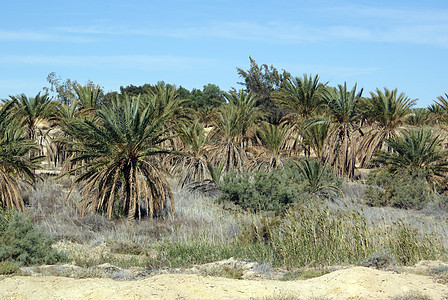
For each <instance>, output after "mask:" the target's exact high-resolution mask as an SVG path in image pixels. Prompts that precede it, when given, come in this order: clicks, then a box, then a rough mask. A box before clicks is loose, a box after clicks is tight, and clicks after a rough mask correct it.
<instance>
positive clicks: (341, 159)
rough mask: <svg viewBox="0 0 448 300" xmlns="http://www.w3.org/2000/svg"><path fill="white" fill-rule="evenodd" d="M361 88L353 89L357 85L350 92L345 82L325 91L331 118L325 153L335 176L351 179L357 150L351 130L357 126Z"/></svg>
mask: <svg viewBox="0 0 448 300" xmlns="http://www.w3.org/2000/svg"><path fill="white" fill-rule="evenodd" d="M362 91H363V90H362V89H361V90H360V91H359V92H356V84H355V86H354V87H353V88H352V89H351V90H350V91H349V90H348V89H347V83H344V85H338V87H337V88H327V89H326V90H325V92H324V99H325V102H326V106H327V109H328V112H329V114H330V116H331V118H332V119H333V125H332V129H331V130H330V134H329V139H328V141H327V149H326V152H327V154H326V155H327V159H328V162H329V163H330V164H331V165H332V166H333V169H334V171H335V173H336V174H337V175H338V176H343V175H346V176H348V177H349V178H351V177H353V175H354V171H355V163H356V152H357V148H356V146H357V145H356V141H355V136H354V132H355V131H356V130H357V129H359V123H358V117H359V112H358V103H359V101H360V99H361V95H362Z"/></svg>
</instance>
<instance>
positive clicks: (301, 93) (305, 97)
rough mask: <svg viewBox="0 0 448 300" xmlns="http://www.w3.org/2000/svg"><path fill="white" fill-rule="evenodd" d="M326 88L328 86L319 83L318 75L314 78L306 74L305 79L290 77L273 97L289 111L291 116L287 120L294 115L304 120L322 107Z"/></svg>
mask: <svg viewBox="0 0 448 300" xmlns="http://www.w3.org/2000/svg"><path fill="white" fill-rule="evenodd" d="M325 86H326V84H322V83H320V82H319V76H318V75H316V76H314V77H312V76H311V75H309V76H307V75H306V74H304V75H303V78H299V77H289V78H288V79H287V80H286V81H285V82H284V83H283V85H282V86H281V88H280V89H279V90H278V91H276V92H274V95H273V96H274V100H275V101H276V102H277V103H278V104H279V105H281V106H283V107H285V108H286V109H287V110H288V111H289V113H290V114H289V115H286V116H285V118H290V117H291V116H292V115H294V116H296V117H297V116H298V117H299V118H302V119H303V118H307V117H309V116H311V115H312V114H313V113H314V112H316V111H318V110H319V108H321V107H322V105H323V104H324V102H323V97H322V96H323V94H322V93H323V91H324V88H325Z"/></svg>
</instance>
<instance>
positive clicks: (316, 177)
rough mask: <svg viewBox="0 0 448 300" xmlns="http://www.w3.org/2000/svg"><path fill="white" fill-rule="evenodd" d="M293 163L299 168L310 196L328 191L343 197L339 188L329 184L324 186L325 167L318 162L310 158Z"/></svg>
mask: <svg viewBox="0 0 448 300" xmlns="http://www.w3.org/2000/svg"><path fill="white" fill-rule="evenodd" d="M294 163H295V164H296V165H297V166H298V167H299V170H300V172H301V173H302V175H304V176H305V179H306V183H307V188H308V191H309V193H310V194H312V195H322V194H325V193H327V192H328V191H332V192H336V193H337V194H339V195H342V196H344V193H343V192H342V190H341V189H340V188H338V187H337V186H334V185H331V184H324V181H323V175H324V172H325V165H323V164H322V163H321V162H320V161H319V160H316V159H312V158H305V159H301V160H299V161H295V160H294Z"/></svg>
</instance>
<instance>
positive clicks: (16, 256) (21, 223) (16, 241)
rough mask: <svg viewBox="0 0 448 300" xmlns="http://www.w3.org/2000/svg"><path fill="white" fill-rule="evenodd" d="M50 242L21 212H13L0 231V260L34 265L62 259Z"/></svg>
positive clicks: (51, 262)
mask: <svg viewBox="0 0 448 300" xmlns="http://www.w3.org/2000/svg"><path fill="white" fill-rule="evenodd" d="M51 244H52V240H50V239H49V238H46V237H45V236H43V235H42V233H41V232H40V231H38V230H36V229H35V228H33V223H32V222H31V221H30V220H29V219H27V218H26V217H25V216H24V215H23V214H20V213H13V214H12V215H11V217H10V219H8V221H7V223H5V224H4V225H3V230H2V231H1V232H0V261H10V262H11V261H12V262H16V263H18V264H19V265H36V264H54V263H56V262H58V261H62V260H64V256H63V255H62V254H61V253H59V252H57V251H56V250H54V249H53V248H52V247H51Z"/></svg>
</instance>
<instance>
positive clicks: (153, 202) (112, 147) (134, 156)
mask: <svg viewBox="0 0 448 300" xmlns="http://www.w3.org/2000/svg"><path fill="white" fill-rule="evenodd" d="M97 115H98V117H97V121H95V122H94V121H92V120H89V119H79V118H75V119H73V120H71V121H68V123H67V126H66V128H65V130H66V132H67V133H68V134H69V135H70V136H71V137H72V138H73V140H74V141H73V142H72V143H70V144H69V145H70V146H71V151H73V152H74V153H75V157H74V158H72V159H71V161H72V162H75V163H76V162H82V163H83V164H82V165H81V166H79V167H77V168H75V169H72V170H70V171H69V172H67V173H65V175H68V174H74V173H77V176H76V180H75V182H74V185H73V187H72V191H73V190H74V189H75V187H76V186H78V185H81V192H82V193H83V201H82V213H84V212H85V211H86V210H93V211H97V212H104V213H106V214H107V216H108V217H109V218H112V217H113V216H114V214H116V213H117V210H118V211H120V212H121V213H123V214H124V215H127V216H128V218H130V219H133V218H135V217H138V218H139V219H140V218H141V217H142V212H144V210H146V215H148V216H155V215H158V214H160V213H161V212H162V211H164V210H165V209H166V208H167V207H168V206H171V210H172V211H173V210H174V202H173V194H172V192H171V189H170V186H169V184H168V182H167V180H166V178H165V175H166V172H165V171H164V170H163V168H161V167H160V166H159V165H157V164H156V163H154V162H153V160H151V158H153V157H156V156H158V155H159V154H162V153H169V152H170V151H168V150H164V149H163V148H162V147H161V145H162V143H163V142H164V141H166V140H169V139H170V138H172V136H171V135H167V134H166V133H167V132H169V131H170V130H171V128H170V127H166V126H165V124H166V122H167V119H168V116H169V115H170V112H168V111H160V110H159V111H156V110H155V108H154V107H153V106H147V107H146V108H143V107H142V101H141V100H140V98H139V97H138V98H130V97H128V96H126V97H124V98H123V99H121V98H119V97H117V98H116V99H115V101H112V103H111V106H108V107H105V106H101V107H100V108H99V109H98V110H97ZM69 196H70V195H69Z"/></svg>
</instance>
